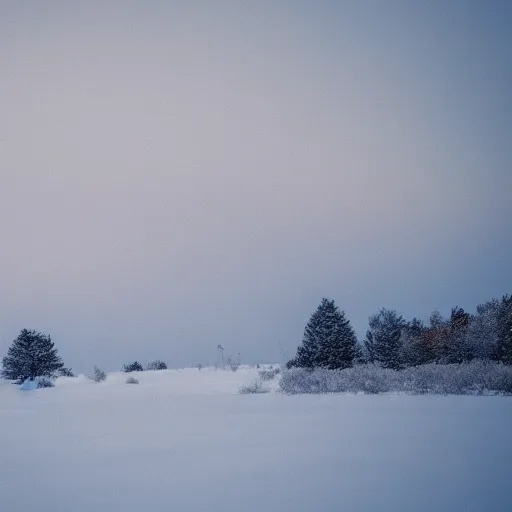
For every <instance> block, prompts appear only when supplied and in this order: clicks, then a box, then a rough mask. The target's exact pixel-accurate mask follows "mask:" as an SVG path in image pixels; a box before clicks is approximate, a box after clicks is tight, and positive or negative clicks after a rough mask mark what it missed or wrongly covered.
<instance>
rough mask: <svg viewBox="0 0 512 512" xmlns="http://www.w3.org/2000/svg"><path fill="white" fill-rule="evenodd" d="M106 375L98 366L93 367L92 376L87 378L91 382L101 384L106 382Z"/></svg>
mask: <svg viewBox="0 0 512 512" xmlns="http://www.w3.org/2000/svg"><path fill="white" fill-rule="evenodd" d="M106 378H107V374H106V373H105V372H104V371H103V370H102V369H101V368H99V367H98V366H95V367H94V371H93V372H92V375H90V376H89V379H91V380H93V381H94V382H103V381H104V380H106Z"/></svg>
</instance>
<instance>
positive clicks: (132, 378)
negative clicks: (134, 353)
mask: <svg viewBox="0 0 512 512" xmlns="http://www.w3.org/2000/svg"><path fill="white" fill-rule="evenodd" d="M138 383H139V381H138V380H137V379H136V378H135V377H128V378H127V379H126V384H138Z"/></svg>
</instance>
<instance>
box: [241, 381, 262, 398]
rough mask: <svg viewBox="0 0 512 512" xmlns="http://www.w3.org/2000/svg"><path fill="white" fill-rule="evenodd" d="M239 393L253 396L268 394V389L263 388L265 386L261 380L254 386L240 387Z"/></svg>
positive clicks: (254, 383)
mask: <svg viewBox="0 0 512 512" xmlns="http://www.w3.org/2000/svg"><path fill="white" fill-rule="evenodd" d="M238 392H239V393H240V394H241V395H253V394H259V393H268V389H266V388H265V387H263V384H262V383H261V381H259V380H255V381H254V382H253V383H252V384H244V385H243V386H240V388H239V389H238Z"/></svg>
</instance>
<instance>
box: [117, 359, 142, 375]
mask: <svg viewBox="0 0 512 512" xmlns="http://www.w3.org/2000/svg"><path fill="white" fill-rule="evenodd" d="M121 371H123V372H125V373H131V372H143V371H144V368H143V367H142V365H141V364H140V363H139V362H138V361H134V362H133V363H128V364H125V365H124V366H123V368H122V369H121Z"/></svg>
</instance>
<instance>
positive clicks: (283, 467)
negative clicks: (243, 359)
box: [0, 369, 512, 512]
mask: <svg viewBox="0 0 512 512" xmlns="http://www.w3.org/2000/svg"><path fill="white" fill-rule="evenodd" d="M136 376H137V378H138V379H139V381H140V384H139V385H138V386H137V385H128V384H125V383H124V380H125V375H123V374H115V375H111V376H109V379H108V380H107V382H104V383H101V384H96V383H94V382H91V381H88V380H86V379H83V378H77V379H60V380H59V381H58V384H57V387H55V388H53V389H43V390H38V391H31V392H22V391H19V390H18V389H17V388H16V386H13V385H9V384H0V461H1V462H0V510H2V512H3V511H5V512H18V511H19V512H21V511H23V512H27V511H35V510H37V511H39V512H46V511H48V512H49V511H51V512H61V511H62V512H91V511H93V510H94V511H109V512H111V511H122V512H135V511H137V512H139V511H145V510H148V511H152V512H154V511H170V510H175V511H194V512H196V511H197V512H199V511H211V512H216V511H223V512H226V511H237V512H238V511H257V512H271V511H280V512H282V511H293V512H301V511H337V512H338V511H358V510H365V511H366V510H367V511H374V510H378V511H379V512H382V511H393V512H396V511H412V510H414V511H429V512H431V511H437V512H439V511H459V510H460V511H510V510H512V493H511V492H510V491H511V476H510V475H512V444H511V443H510V428H511V426H512V397H477V396H461V397H443V396H418V397H411V396H389V395H388V396H367V395H357V396H354V395H320V396H319V395H303V396H283V395H280V394H278V393H275V392H273V391H274V390H275V388H276V383H271V384H270V387H271V388H272V390H273V391H272V392H270V393H268V394H262V395H239V394H238V393H237V392H238V388H239V386H240V385H241V384H243V383H250V382H252V381H253V380H254V379H255V377H256V370H252V369H244V370H240V371H238V372H237V373H233V372H231V371H214V370H210V369H204V370H202V371H201V372H199V371H198V370H196V369H188V370H181V371H164V372H144V373H139V374H136Z"/></svg>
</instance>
